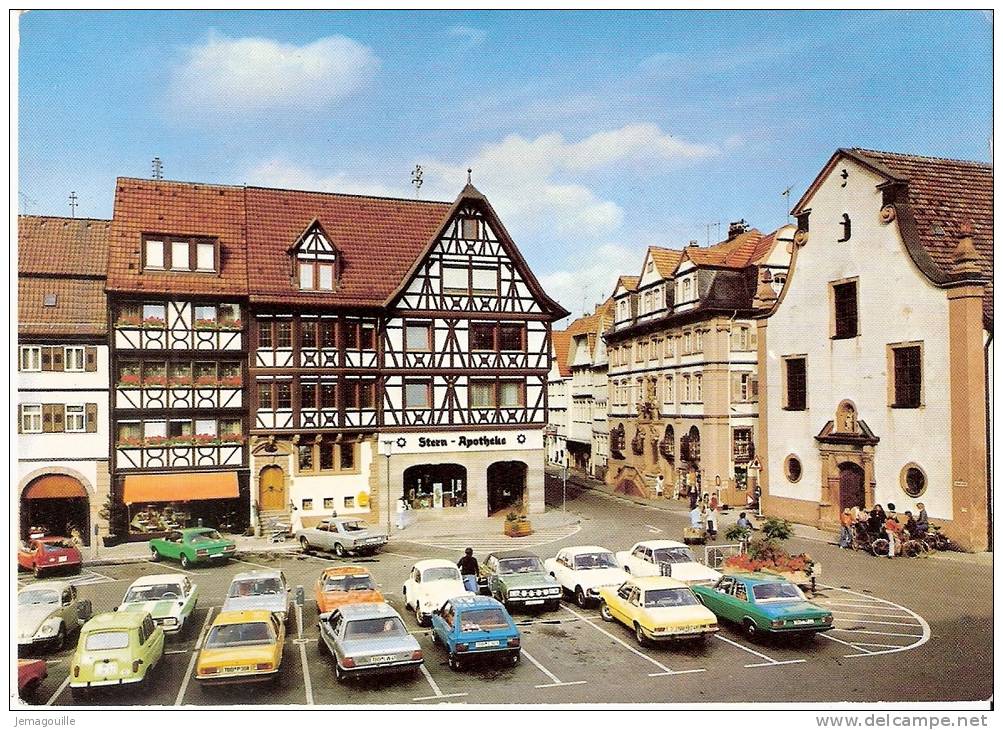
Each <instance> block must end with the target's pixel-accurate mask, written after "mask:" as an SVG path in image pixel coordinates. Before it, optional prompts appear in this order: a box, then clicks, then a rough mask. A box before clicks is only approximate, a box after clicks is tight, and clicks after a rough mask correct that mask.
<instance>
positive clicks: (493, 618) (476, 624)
mask: <svg viewBox="0 0 1003 730" xmlns="http://www.w3.org/2000/svg"><path fill="white" fill-rule="evenodd" d="M507 628H508V621H506V620H505V614H504V613H502V611H501V609H498V608H478V609H474V610H471V611H464V612H463V613H461V614H460V631H492V630H493V629H507Z"/></svg>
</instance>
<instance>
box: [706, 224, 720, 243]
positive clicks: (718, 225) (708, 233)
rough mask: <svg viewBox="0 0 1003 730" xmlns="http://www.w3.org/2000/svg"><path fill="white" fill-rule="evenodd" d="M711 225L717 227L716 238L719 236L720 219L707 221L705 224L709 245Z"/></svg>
mask: <svg viewBox="0 0 1003 730" xmlns="http://www.w3.org/2000/svg"><path fill="white" fill-rule="evenodd" d="M712 226H716V227H717V237H718V238H720V237H721V221H718V222H717V223H708V224H707V245H708V246H709V245H710V229H711V227H712Z"/></svg>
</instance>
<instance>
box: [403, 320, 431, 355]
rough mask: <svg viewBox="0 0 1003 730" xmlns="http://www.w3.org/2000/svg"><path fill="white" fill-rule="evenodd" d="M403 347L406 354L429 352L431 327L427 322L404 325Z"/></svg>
mask: <svg viewBox="0 0 1003 730" xmlns="http://www.w3.org/2000/svg"><path fill="white" fill-rule="evenodd" d="M404 346H405V347H406V348H407V351H408V352H429V351H431V349H432V325H431V324H429V323H428V322H416V323H408V324H406V325H405V327H404Z"/></svg>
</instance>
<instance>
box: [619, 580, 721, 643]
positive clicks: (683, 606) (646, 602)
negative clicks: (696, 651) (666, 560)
mask: <svg viewBox="0 0 1003 730" xmlns="http://www.w3.org/2000/svg"><path fill="white" fill-rule="evenodd" d="M599 615H600V616H602V618H603V621H619V622H620V623H622V624H623V625H624V626H626V627H627V628H630V629H633V631H634V636H635V637H636V638H637V643H638V644H640V645H641V646H644V645H646V644H647V643H648V642H649V641H654V642H669V641H681V640H685V639H695V640H704V639H706V638H707V637H708V636H711V635H712V634H714V633H716V632H717V628H718V627H717V617H716V616H715V615H714V614H713V613H711V612H710V611H709V610H707V609H706V608H705V607H704V605H703V604H702V603H700V601H699V600H698V599H697V597H696V596H695V595H694V594H693V591H692V590H690V588H689V586H687V585H686V584H685V583H683V582H682V581H679V580H676V579H675V578H664V577H660V576H656V577H650V578H630V579H628V580H627V581H625V582H624V583H623V584H622V585H620V586H619V587H617V588H613V587H611V586H603V587H602V588H600V589H599Z"/></svg>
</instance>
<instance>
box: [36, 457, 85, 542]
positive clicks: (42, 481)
mask: <svg viewBox="0 0 1003 730" xmlns="http://www.w3.org/2000/svg"><path fill="white" fill-rule="evenodd" d="M85 481H86V480H83V479H82V478H79V477H77V476H74V475H69V474H61V473H53V472H49V473H43V474H40V475H37V476H35V477H34V478H33V479H31V480H30V481H29V482H28V483H27V485H26V486H25V487H24V488H23V489H22V490H21V504H20V510H19V513H20V532H21V537H22V539H23V538H25V537H27V536H28V533H29V532H30V531H31V528H33V527H37V528H42V530H43V531H44V532H45V534H49V535H59V536H64V537H72V533H73V531H74V530H76V531H77V532H78V533H79V536H80V539H81V541H82V542H83V543H84V544H85V545H90V535H91V494H90V493H89V492H88V490H87V487H86V486H85Z"/></svg>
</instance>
